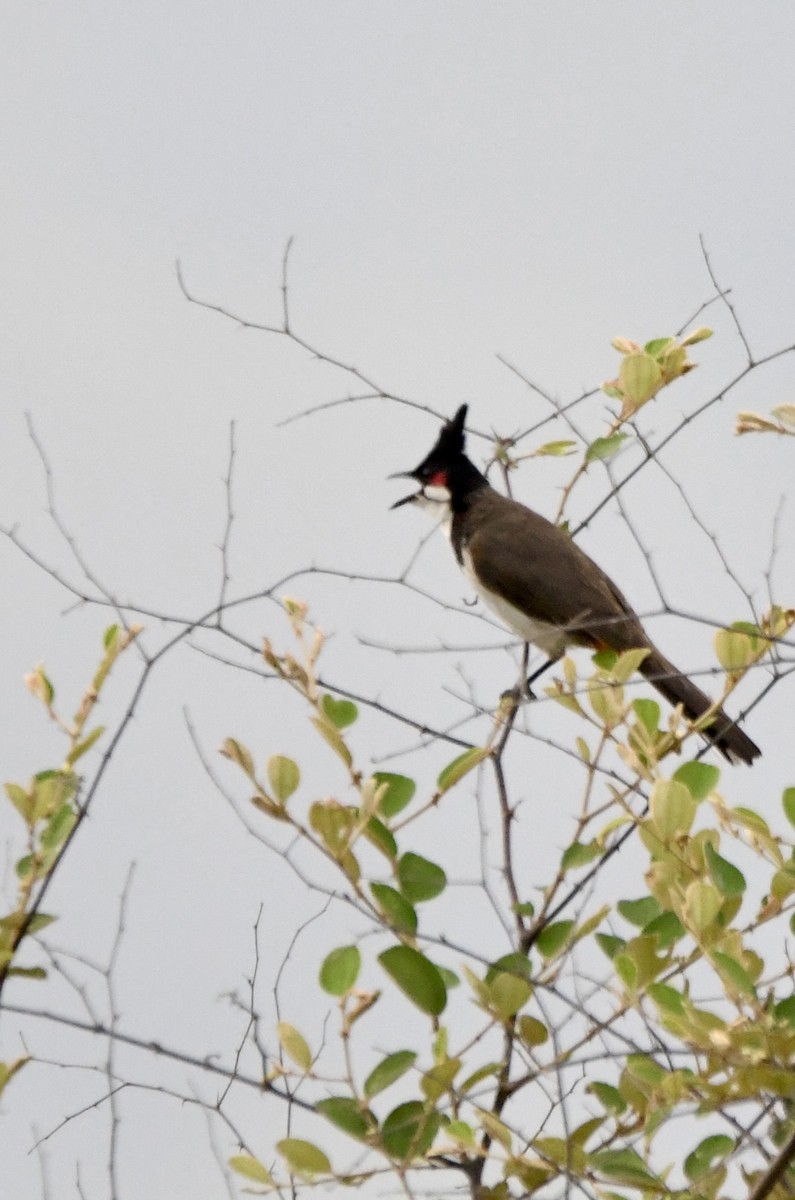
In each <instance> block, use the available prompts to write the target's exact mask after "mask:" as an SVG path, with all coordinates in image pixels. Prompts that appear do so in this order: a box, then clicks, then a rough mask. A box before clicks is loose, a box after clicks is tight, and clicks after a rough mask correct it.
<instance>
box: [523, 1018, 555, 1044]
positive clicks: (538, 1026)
mask: <svg viewBox="0 0 795 1200" xmlns="http://www.w3.org/2000/svg"><path fill="white" fill-rule="evenodd" d="M518 1029H519V1037H520V1038H521V1039H522V1041H523V1042H524V1044H525V1045H526V1046H543V1044H544V1042H546V1041H547V1040H548V1038H549V1030H548V1029H547V1027H546V1025H544V1024H543V1022H541V1021H538V1020H536V1018H535V1017H527V1016H525V1017H520V1018H519V1021H518Z"/></svg>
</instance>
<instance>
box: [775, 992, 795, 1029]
mask: <svg viewBox="0 0 795 1200" xmlns="http://www.w3.org/2000/svg"><path fill="white" fill-rule="evenodd" d="M773 1012H774V1013H775V1015H776V1018H777V1019H778V1020H779V1021H786V1022H787V1024H788V1025H789V1027H790V1029H795V996H785V997H784V999H783V1000H779V1002H778V1004H776V1005H774V1007H773Z"/></svg>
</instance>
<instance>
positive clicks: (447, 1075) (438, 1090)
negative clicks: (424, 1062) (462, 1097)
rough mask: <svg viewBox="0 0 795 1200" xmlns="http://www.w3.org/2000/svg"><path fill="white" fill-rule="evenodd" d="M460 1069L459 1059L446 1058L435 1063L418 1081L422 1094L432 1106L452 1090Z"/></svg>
mask: <svg viewBox="0 0 795 1200" xmlns="http://www.w3.org/2000/svg"><path fill="white" fill-rule="evenodd" d="M460 1069H461V1059H460V1058H446V1059H444V1061H443V1062H437V1063H435V1064H434V1065H433V1066H432V1067H431V1069H430V1070H429V1071H426V1072H425V1074H424V1075H423V1077H422V1079H421V1080H420V1087H421V1088H422V1094H423V1096H424V1097H425V1099H426V1100H429V1101H430V1102H431V1103H432V1104H435V1103H436V1101H437V1100H438V1099H439V1098H440V1097H441V1096H443V1095H444V1094H445V1092H449V1091H451V1090H452V1086H453V1080H454V1079H455V1077H456V1075H457V1074H458V1072H459V1071H460Z"/></svg>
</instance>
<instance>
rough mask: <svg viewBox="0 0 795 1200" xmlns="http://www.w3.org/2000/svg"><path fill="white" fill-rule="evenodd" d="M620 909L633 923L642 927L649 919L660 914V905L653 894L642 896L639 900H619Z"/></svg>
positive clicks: (625, 917) (651, 919)
mask: <svg viewBox="0 0 795 1200" xmlns="http://www.w3.org/2000/svg"><path fill="white" fill-rule="evenodd" d="M616 907H617V908H618V911H619V912H620V913H621V916H622V917H624V919H625V920H627V921H629V922H630V924H631V925H637V926H638V928H639V929H642V928H643V927H644V925H647V924H648V923H649V921H653V920H654V918H655V917H658V916H659V915H660V905H659V904H658V903H657V901H656V900H655V899H654V897H653V896H641V897H640V899H638V900H619V902H618V904H617V906H616Z"/></svg>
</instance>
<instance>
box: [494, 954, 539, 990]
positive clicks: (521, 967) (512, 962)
mask: <svg viewBox="0 0 795 1200" xmlns="http://www.w3.org/2000/svg"><path fill="white" fill-rule="evenodd" d="M506 973H507V974H508V975H515V976H516V978H517V979H526V980H528V981H531V980H532V978H533V968H532V964H531V962H530V959H529V958H528V957H527V955H526V954H522V953H521V951H519V950H512V951H511V952H510V953H509V954H501V955H500V957H499V958H497V959H495V960H494V962H493V963H491V964H490V966H489V969H488V971H487V972H486V983H493V982H494V980H495V979H496V978H497V976H498V975H503V974H506Z"/></svg>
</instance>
